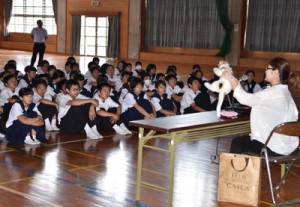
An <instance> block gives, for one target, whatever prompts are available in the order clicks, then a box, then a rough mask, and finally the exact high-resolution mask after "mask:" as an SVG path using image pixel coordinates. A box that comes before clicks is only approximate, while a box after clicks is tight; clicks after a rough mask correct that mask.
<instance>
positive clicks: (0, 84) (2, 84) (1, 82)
mask: <svg viewBox="0 0 300 207" xmlns="http://www.w3.org/2000/svg"><path fill="white" fill-rule="evenodd" d="M4 88H6V86H5V85H4V83H3V81H2V80H0V92H1V91H3V89H4Z"/></svg>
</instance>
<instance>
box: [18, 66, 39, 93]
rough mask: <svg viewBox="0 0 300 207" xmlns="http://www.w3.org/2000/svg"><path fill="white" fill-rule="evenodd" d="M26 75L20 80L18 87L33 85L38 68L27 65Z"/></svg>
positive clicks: (30, 86)
mask: <svg viewBox="0 0 300 207" xmlns="http://www.w3.org/2000/svg"><path fill="white" fill-rule="evenodd" d="M24 71H25V73H26V74H25V76H23V78H22V79H21V80H20V81H19V84H18V87H19V88H24V87H29V88H32V87H33V83H34V81H35V77H36V68H35V67H33V66H30V65H27V66H26V67H25V69H24Z"/></svg>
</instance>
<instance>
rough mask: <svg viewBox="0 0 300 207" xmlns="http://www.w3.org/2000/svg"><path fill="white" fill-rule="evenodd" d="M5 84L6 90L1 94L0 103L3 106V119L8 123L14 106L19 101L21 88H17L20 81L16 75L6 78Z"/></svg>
mask: <svg viewBox="0 0 300 207" xmlns="http://www.w3.org/2000/svg"><path fill="white" fill-rule="evenodd" d="M3 83H4V85H5V88H4V89H3V90H2V91H1V93H0V102H1V106H3V114H2V119H3V120H4V121H6V120H7V119H8V115H9V111H10V109H11V107H12V105H13V104H14V103H15V102H16V101H18V100H19V96H18V95H19V87H17V85H18V81H17V78H16V76H15V75H8V76H6V77H5V78H4V79H3Z"/></svg>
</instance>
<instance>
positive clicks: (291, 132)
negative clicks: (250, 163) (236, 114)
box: [261, 121, 300, 206]
mask: <svg viewBox="0 0 300 207" xmlns="http://www.w3.org/2000/svg"><path fill="white" fill-rule="evenodd" d="M274 133H278V134H283V135H288V136H298V137H299V136H300V122H296V121H295V122H285V123H282V124H279V125H277V126H276V127H275V128H274V129H273V130H272V131H271V133H270V135H269V137H268V139H267V141H266V143H265V146H264V148H263V149H262V151H261V157H262V159H263V160H265V161H266V166H267V172H268V179H269V184H270V189H271V196H272V201H273V204H274V205H275V206H276V200H275V196H274V192H275V191H276V190H278V189H279V188H280V187H281V185H282V184H283V183H284V182H285V179H286V177H287V175H288V173H289V172H290V170H291V168H292V167H293V165H294V162H295V161H297V160H300V150H299V147H298V148H297V149H296V150H295V152H293V153H292V154H290V155H282V156H276V157H271V156H269V155H268V152H267V148H266V146H267V145H268V143H269V141H270V139H271V138H272V135H273V134H274ZM270 163H274V164H281V165H283V166H286V171H285V173H284V174H283V175H282V177H281V180H280V182H279V184H278V185H277V186H276V187H275V189H274V187H273V183H272V177H271V170H270Z"/></svg>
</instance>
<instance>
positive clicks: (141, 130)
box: [135, 128, 144, 201]
mask: <svg viewBox="0 0 300 207" xmlns="http://www.w3.org/2000/svg"><path fill="white" fill-rule="evenodd" d="M143 138H144V128H139V148H138V161H137V175H136V196H135V200H136V201H140V199H141V179H142V162H143V146H144V140H143Z"/></svg>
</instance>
